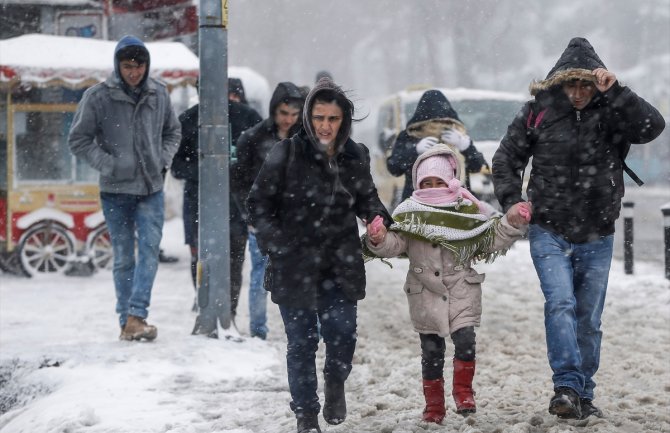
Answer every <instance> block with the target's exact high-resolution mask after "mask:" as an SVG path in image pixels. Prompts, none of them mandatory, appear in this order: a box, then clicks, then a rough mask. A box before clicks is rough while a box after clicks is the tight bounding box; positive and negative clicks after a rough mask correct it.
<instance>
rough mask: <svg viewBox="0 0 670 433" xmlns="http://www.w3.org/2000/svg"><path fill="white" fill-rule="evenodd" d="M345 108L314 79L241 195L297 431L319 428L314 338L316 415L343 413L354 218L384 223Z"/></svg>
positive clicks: (350, 338)
mask: <svg viewBox="0 0 670 433" xmlns="http://www.w3.org/2000/svg"><path fill="white" fill-rule="evenodd" d="M353 111H354V107H353V103H352V102H351V101H350V100H349V99H348V98H347V97H346V95H345V94H344V92H343V91H342V90H341V89H340V88H339V87H338V86H337V85H335V83H333V82H332V81H331V80H329V79H327V78H323V79H321V80H320V81H319V82H318V83H317V85H316V86H315V87H314V88H313V89H312V90H311V92H310V93H309V95H308V96H307V100H306V101H305V106H304V110H303V125H302V128H301V130H300V131H299V132H298V133H297V134H296V135H294V136H293V137H291V138H289V139H285V140H283V141H281V142H278V143H276V144H275V145H274V146H273V147H272V150H271V151H270V153H269V154H268V156H267V158H266V159H265V163H264V164H263V166H262V167H261V169H260V172H259V173H258V176H257V177H256V180H255V181H254V184H253V186H252V188H251V191H250V193H249V198H248V201H247V206H248V211H249V222H250V224H251V225H252V226H253V228H254V229H255V231H256V238H257V240H258V246H259V248H260V250H261V252H263V254H265V255H268V256H269V262H268V266H267V269H266V273H265V289H266V290H268V291H270V293H271V298H272V301H273V302H275V303H276V304H278V305H279V310H280V312H281V316H282V319H283V321H284V328H285V331H286V336H287V340H288V347H287V355H286V359H287V368H288V382H289V389H290V392H291V398H292V401H291V404H290V405H291V409H292V410H293V412H294V413H295V415H296V418H297V422H298V432H308V431H309V432H311V431H314V430H315V429H316V431H320V430H319V425H318V419H317V417H318V414H319V411H320V408H321V405H320V403H319V397H318V395H317V374H316V361H315V355H316V352H317V349H318V343H319V335H321V336H322V337H323V341H324V343H325V345H326V359H325V364H324V379H325V382H324V383H325V404H324V407H323V417H324V418H325V420H326V422H328V423H329V424H339V423H341V422H343V421H344V419H345V417H346V402H345V396H344V382H345V380H346V379H347V377H348V376H349V372H350V371H351V367H352V365H351V363H352V358H353V354H354V349H355V346H356V316H357V314H356V311H357V302H358V301H359V300H361V299H363V298H364V297H365V267H364V264H363V256H362V246H361V242H360V240H359V235H358V222H357V219H356V218H357V217H358V218H360V219H363V220H366V221H372V220H373V219H374V218H375V217H376V216H380V217H381V219H382V220H383V221H385V222H386V223H388V224H390V222H391V216H390V215H389V214H388V212H387V211H386V209H385V208H384V206H383V204H382V203H381V201H380V200H379V197H378V195H377V189H376V188H375V185H374V183H373V181H372V176H371V174H370V155H369V152H368V149H367V148H366V147H365V146H364V145H362V144H359V143H356V142H354V141H353V140H352V139H351V138H350V137H349V134H350V130H351V124H352V120H353ZM319 324H320V328H319Z"/></svg>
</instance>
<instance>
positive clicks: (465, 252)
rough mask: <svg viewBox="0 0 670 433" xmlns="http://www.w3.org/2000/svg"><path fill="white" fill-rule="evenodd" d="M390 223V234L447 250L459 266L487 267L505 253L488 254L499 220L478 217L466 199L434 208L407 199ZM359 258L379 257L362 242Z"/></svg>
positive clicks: (399, 206) (472, 204) (476, 207)
mask: <svg viewBox="0 0 670 433" xmlns="http://www.w3.org/2000/svg"><path fill="white" fill-rule="evenodd" d="M393 221H394V222H393V224H392V225H391V227H389V230H390V231H395V232H399V233H403V234H404V235H406V236H409V237H411V238H414V239H418V240H421V241H424V242H429V243H431V244H438V245H440V246H441V247H443V248H446V249H447V250H449V251H450V252H451V253H452V254H453V255H454V259H455V261H456V263H457V264H459V265H463V264H466V263H469V262H471V261H482V260H483V261H485V262H486V263H490V262H492V261H493V260H495V259H496V258H497V257H498V256H499V255H501V254H505V252H506V250H505V251H494V252H491V251H490V249H491V247H492V246H493V242H494V240H495V229H496V226H497V225H498V224H499V223H500V218H498V217H493V218H489V217H487V216H486V215H483V214H481V213H480V211H479V207H478V206H477V205H476V204H474V203H472V202H471V201H470V200H467V199H461V200H459V201H458V202H454V203H449V204H446V205H444V206H439V207H438V206H428V205H425V204H422V203H419V202H418V201H416V200H414V199H413V198H411V197H410V198H408V199H407V200H405V201H403V202H402V203H400V205H398V207H396V209H395V210H394V211H393ZM365 237H366V235H364V238H365ZM363 240H365V239H363ZM363 258H364V259H365V261H366V262H367V261H369V260H373V259H376V258H380V257H378V256H377V255H376V254H375V253H373V252H372V251H370V249H369V248H368V247H367V244H365V242H363ZM384 262H385V263H387V264H388V262H386V261H384Z"/></svg>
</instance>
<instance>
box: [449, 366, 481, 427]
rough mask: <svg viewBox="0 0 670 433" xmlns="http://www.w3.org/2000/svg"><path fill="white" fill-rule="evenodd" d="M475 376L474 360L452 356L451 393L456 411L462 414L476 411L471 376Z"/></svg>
mask: <svg viewBox="0 0 670 433" xmlns="http://www.w3.org/2000/svg"><path fill="white" fill-rule="evenodd" d="M474 376H475V361H461V360H460V359H456V358H454V384H453V385H454V387H453V390H452V392H451V394H452V395H453V396H454V402H455V403H456V413H458V414H461V415H463V416H468V414H471V413H475V412H477V406H476V405H475V392H474V391H473V390H472V378H473V377H474Z"/></svg>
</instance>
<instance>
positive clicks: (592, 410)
mask: <svg viewBox="0 0 670 433" xmlns="http://www.w3.org/2000/svg"><path fill="white" fill-rule="evenodd" d="M579 403H580V405H581V409H582V416H581V418H579V419H586V418H588V417H590V416H591V415H593V416H595V417H596V418H602V417H603V412H602V411H601V410H600V409H598V408H597V407H595V406H594V405H593V401H592V400H591V399H588V398H580V399H579Z"/></svg>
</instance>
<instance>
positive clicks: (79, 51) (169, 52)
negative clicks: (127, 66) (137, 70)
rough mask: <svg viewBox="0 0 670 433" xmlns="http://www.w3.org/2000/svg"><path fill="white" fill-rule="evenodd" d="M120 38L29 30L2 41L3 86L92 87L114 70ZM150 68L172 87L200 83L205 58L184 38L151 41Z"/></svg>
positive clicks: (0, 75)
mask: <svg viewBox="0 0 670 433" xmlns="http://www.w3.org/2000/svg"><path fill="white" fill-rule="evenodd" d="M115 47H116V41H103V40H100V39H91V38H79V37H69V36H55V35H43V34H28V35H23V36H18V37H15V38H10V39H4V40H0V88H6V87H9V86H11V85H13V84H14V83H16V82H21V83H23V84H31V85H35V86H39V87H48V86H66V87H69V88H72V89H78V88H84V87H90V86H92V85H93V84H96V83H99V82H102V81H104V80H105V79H107V77H108V76H109V75H110V74H111V73H112V71H113V69H114V65H113V60H114V48H115ZM146 47H147V49H148V50H149V53H150V55H151V68H150V73H151V76H152V77H153V78H156V79H158V80H161V81H163V82H164V83H166V84H167V85H168V86H170V87H175V86H185V85H187V84H191V85H193V84H195V81H196V79H197V78H198V70H199V67H200V61H199V59H198V57H197V56H196V55H195V54H194V53H193V52H192V51H191V50H189V49H188V47H186V45H184V44H182V43H181V42H147V43H146Z"/></svg>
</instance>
